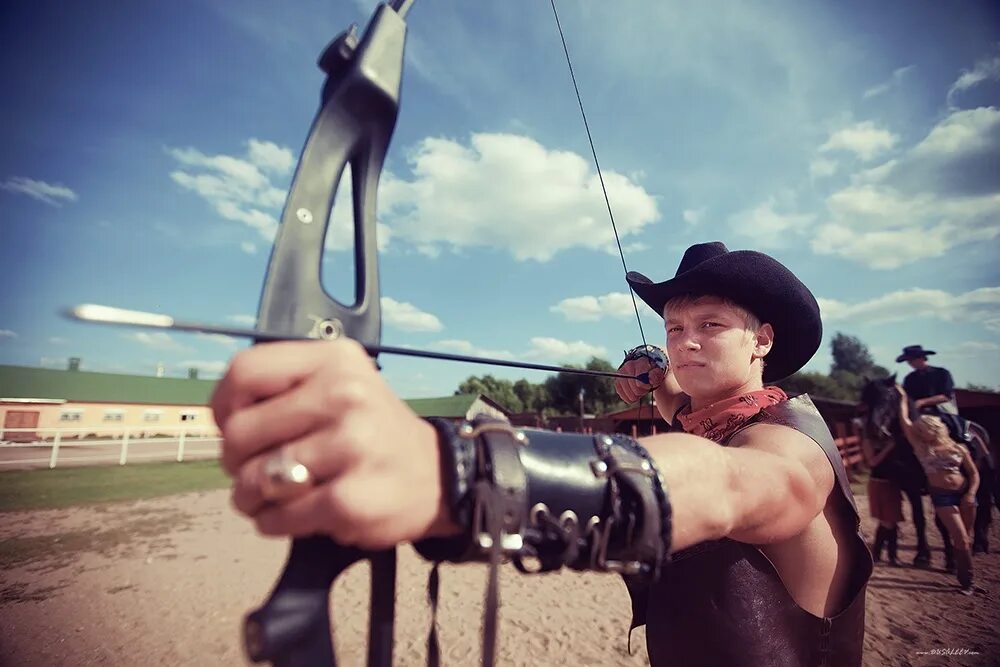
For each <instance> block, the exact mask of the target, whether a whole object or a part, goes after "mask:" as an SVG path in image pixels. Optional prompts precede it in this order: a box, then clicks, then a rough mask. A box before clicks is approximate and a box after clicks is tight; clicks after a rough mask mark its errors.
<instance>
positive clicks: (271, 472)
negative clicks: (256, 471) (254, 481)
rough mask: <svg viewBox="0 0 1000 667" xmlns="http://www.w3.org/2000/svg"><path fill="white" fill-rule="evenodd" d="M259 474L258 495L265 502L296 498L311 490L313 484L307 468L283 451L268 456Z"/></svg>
mask: <svg viewBox="0 0 1000 667" xmlns="http://www.w3.org/2000/svg"><path fill="white" fill-rule="evenodd" d="M261 472H262V477H261V482H260V494H261V497H262V498H263V499H264V500H265V501H267V502H279V501H282V500H288V499H290V498H297V497H299V496H301V495H302V494H304V493H305V492H307V491H308V490H309V489H311V488H312V487H313V483H314V481H313V476H312V473H311V472H310V471H309V468H307V467H306V466H305V465H304V464H302V463H299V462H298V461H296V460H295V459H294V458H292V457H291V456H290V455H289V454H287V453H286V452H285V451H280V452H276V453H274V454H272V455H271V456H269V457H268V458H267V460H266V461H264V467H263V470H262V471H261Z"/></svg>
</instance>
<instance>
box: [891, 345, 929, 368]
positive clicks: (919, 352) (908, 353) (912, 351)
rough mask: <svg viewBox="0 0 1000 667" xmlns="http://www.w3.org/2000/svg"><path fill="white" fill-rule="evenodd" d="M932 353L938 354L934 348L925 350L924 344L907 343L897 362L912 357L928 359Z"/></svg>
mask: <svg viewBox="0 0 1000 667" xmlns="http://www.w3.org/2000/svg"><path fill="white" fill-rule="evenodd" d="M932 354H937V352H935V351H934V350H925V349H924V348H923V346H922V345H907V346H906V347H904V348H903V353H902V354H901V355H899V356H898V357H896V363H897V364H899V363H902V362H904V361H909V360H911V359H926V358H927V357H929V356H930V355H932Z"/></svg>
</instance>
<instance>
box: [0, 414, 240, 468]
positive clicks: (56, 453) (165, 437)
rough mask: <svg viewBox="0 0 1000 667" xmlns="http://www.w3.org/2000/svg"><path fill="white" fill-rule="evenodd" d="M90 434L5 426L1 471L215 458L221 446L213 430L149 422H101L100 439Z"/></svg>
mask: <svg viewBox="0 0 1000 667" xmlns="http://www.w3.org/2000/svg"><path fill="white" fill-rule="evenodd" d="M93 432H94V429H93V428H62V427H60V428H38V427H35V428H4V429H3V433H4V437H5V438H11V440H3V441H0V470H13V469H31V468H40V467H44V466H48V467H49V468H55V467H56V466H57V465H64V466H67V465H95V464H97V465H100V464H107V463H114V462H115V461H117V462H118V465H126V464H127V463H128V462H129V461H133V462H135V461H170V460H176V461H178V462H182V461H185V460H191V459H210V458H218V457H219V449H220V446H221V444H222V438H221V437H220V436H219V435H218V434H217V433H208V434H206V433H205V429H204V428H193V427H183V426H179V427H163V426H157V427H156V429H155V432H153V431H152V430H151V429H150V427H149V425H148V424H147V425H145V426H119V427H114V428H110V427H106V426H102V427H101V435H100V436H99V437H94V436H92V435H91V434H93ZM17 433H21V434H29V433H30V434H31V437H32V438H33V439H32V440H31V441H27V436H25V435H22V436H20V437H18V436H16V435H15V434H17ZM8 434H9V435H8Z"/></svg>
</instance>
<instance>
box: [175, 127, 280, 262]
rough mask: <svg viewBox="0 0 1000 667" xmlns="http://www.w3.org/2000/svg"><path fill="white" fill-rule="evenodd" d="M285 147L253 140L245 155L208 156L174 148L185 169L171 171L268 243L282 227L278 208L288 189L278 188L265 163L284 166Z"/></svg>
mask: <svg viewBox="0 0 1000 667" xmlns="http://www.w3.org/2000/svg"><path fill="white" fill-rule="evenodd" d="M287 150H288V149H282V148H279V147H278V146H276V145H275V144H271V143H269V142H260V141H257V140H255V139H251V140H250V141H249V142H248V147H247V156H246V157H245V158H241V157H233V156H231V155H205V154H204V153H202V152H201V151H199V150H197V149H195V148H170V149H167V153H169V154H170V156H171V157H173V158H174V159H175V160H177V162H179V163H180V164H181V165H182V167H183V169H179V170H177V171H174V172H171V174H170V178H171V179H172V180H173V181H174V182H175V183H177V184H178V185H179V186H181V187H182V188H184V189H186V190H190V191H192V192H194V193H195V194H197V195H198V196H200V197H201V198H202V199H204V200H205V201H207V202H208V203H209V204H210V205H211V206H212V208H213V209H215V212H216V213H218V214H219V215H220V216H222V217H223V218H225V219H227V220H233V221H235V222H242V223H244V224H245V225H247V226H249V227H250V228H252V229H254V230H255V231H256V232H257V233H258V234H260V236H261V237H263V238H264V239H265V240H267V241H268V242H271V241H273V240H274V235H275V232H276V231H277V228H278V220H277V218H276V217H275V214H274V213H272V212H268V210H270V211H275V210H276V209H278V208H280V206H281V205H282V204H283V203H284V200H285V192H284V190H282V189H279V188H277V187H275V186H274V185H273V184H272V183H271V180H270V177H269V176H267V175H266V174H265V173H264V172H263V171H261V166H259V165H263V166H264V168H265V169H266V170H267V171H269V172H274V171H276V169H277V167H280V165H281V160H282V158H281V155H282V154H283V153H282V152H283V151H285V152H287Z"/></svg>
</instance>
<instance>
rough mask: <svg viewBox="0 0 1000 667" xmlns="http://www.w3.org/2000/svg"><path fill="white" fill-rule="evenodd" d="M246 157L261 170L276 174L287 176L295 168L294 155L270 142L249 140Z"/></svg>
mask: <svg viewBox="0 0 1000 667" xmlns="http://www.w3.org/2000/svg"><path fill="white" fill-rule="evenodd" d="M247 155H248V156H249V158H250V161H251V162H253V163H254V164H255V165H257V166H258V167H260V168H261V169H262V170H264V171H270V172H274V173H276V174H287V173H288V172H289V171H291V169H292V167H293V166H295V154H294V153H292V151H291V150H289V149H288V148H285V147H284V146H279V145H278V144H275V143H272V142H270V141H260V140H258V139H250V140H249V141H248V142H247Z"/></svg>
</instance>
